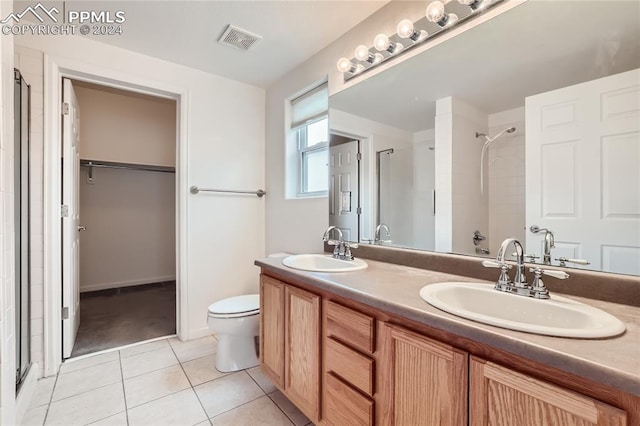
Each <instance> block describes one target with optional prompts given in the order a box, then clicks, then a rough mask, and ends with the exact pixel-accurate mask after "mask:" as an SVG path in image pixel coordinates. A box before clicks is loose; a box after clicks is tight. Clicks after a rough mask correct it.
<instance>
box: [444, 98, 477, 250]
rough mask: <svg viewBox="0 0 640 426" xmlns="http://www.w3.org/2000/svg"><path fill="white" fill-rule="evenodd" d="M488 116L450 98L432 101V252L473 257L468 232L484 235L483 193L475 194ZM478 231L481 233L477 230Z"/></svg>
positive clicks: (470, 234) (471, 235) (471, 243)
mask: <svg viewBox="0 0 640 426" xmlns="http://www.w3.org/2000/svg"><path fill="white" fill-rule="evenodd" d="M487 121H488V116H487V114H486V113H484V112H482V111H480V110H479V109H477V108H475V107H474V106H472V105H470V104H468V103H466V102H464V101H462V100H460V99H456V98H452V97H448V98H443V99H439V100H438V101H437V103H436V129H435V133H436V138H435V142H436V249H437V250H438V251H452V252H454V253H468V254H474V253H475V246H474V245H473V240H472V237H473V232H474V231H475V230H480V231H482V232H483V233H486V232H488V229H489V218H488V191H484V193H481V191H480V153H481V150H482V140H481V139H478V138H476V137H475V134H476V132H479V133H485V134H486V133H487V132H488V127H487ZM483 230H484V231H483Z"/></svg>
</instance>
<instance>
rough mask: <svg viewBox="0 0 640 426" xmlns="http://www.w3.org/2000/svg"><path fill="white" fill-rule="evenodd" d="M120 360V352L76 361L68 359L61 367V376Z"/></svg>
mask: <svg viewBox="0 0 640 426" xmlns="http://www.w3.org/2000/svg"><path fill="white" fill-rule="evenodd" d="M118 359H119V356H118V351H113V352H107V353H106V354H101V355H93V356H90V357H87V358H82V359H79V360H74V359H73V358H71V359H68V360H66V361H65V362H64V364H62V366H61V367H60V374H67V373H71V372H73V371H77V370H81V369H83V368H87V367H93V366H94V365H98V364H104V363H105V362H110V361H116V360H118Z"/></svg>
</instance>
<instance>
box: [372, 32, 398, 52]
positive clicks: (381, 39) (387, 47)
mask: <svg viewBox="0 0 640 426" xmlns="http://www.w3.org/2000/svg"><path fill="white" fill-rule="evenodd" d="M373 47H375V48H376V49H377V50H379V51H381V52H389V53H391V54H392V55H393V54H394V53H398V52H399V51H400V50H402V47H403V46H402V44H400V43H394V42H392V41H391V40H389V37H387V36H386V35H385V34H378V35H377V36H376V38H374V39H373Z"/></svg>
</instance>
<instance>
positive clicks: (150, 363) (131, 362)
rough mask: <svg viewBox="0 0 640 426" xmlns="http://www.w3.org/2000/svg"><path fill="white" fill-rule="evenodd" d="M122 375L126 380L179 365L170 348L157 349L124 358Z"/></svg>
mask: <svg viewBox="0 0 640 426" xmlns="http://www.w3.org/2000/svg"><path fill="white" fill-rule="evenodd" d="M121 363H122V375H123V376H124V378H125V379H128V378H130V377H135V376H139V375H141V374H145V373H149V372H151V371H155V370H161V369H163V368H167V367H171V366H172V365H176V364H178V360H177V359H176V356H175V355H174V354H173V351H172V350H171V348H170V347H166V348H162V349H156V350H154V351H149V352H144V353H141V354H138V355H133V356H130V357H128V358H124V359H123V360H122V361H121Z"/></svg>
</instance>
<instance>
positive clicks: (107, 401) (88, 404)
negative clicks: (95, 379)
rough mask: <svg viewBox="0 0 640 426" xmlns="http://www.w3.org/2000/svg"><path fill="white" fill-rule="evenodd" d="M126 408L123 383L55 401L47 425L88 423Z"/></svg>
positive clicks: (65, 425)
mask: <svg viewBox="0 0 640 426" xmlns="http://www.w3.org/2000/svg"><path fill="white" fill-rule="evenodd" d="M124 410H125V405H124V391H123V390H122V384H121V383H114V384H112V385H108V386H105V387H102V388H98V389H94V390H92V391H89V392H85V393H81V394H80V395H75V396H72V397H70V398H66V399H63V400H60V401H56V402H53V403H52V404H51V406H50V407H49V413H48V414H47V419H46V423H45V424H46V425H64V426H70V425H86V424H89V423H91V422H95V421H98V420H101V419H105V418H107V417H109V416H113V415H114V414H117V413H120V412H122V411H124Z"/></svg>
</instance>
